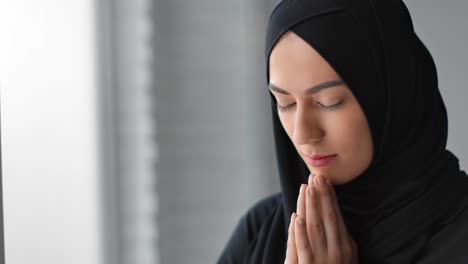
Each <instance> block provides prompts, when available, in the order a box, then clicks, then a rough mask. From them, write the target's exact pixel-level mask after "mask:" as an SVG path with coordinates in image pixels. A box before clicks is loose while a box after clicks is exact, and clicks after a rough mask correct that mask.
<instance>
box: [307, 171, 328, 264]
mask: <svg viewBox="0 0 468 264" xmlns="http://www.w3.org/2000/svg"><path fill="white" fill-rule="evenodd" d="M312 182H313V181H312V177H310V178H309V186H307V191H306V196H307V198H306V218H307V235H308V238H309V244H310V247H311V249H312V252H313V254H314V256H315V258H316V259H322V257H324V256H326V253H327V251H326V249H327V248H326V239H325V230H324V229H323V223H322V218H321V216H320V215H321V213H320V207H319V204H318V200H317V196H316V192H317V190H315V186H314V185H313V184H312Z"/></svg>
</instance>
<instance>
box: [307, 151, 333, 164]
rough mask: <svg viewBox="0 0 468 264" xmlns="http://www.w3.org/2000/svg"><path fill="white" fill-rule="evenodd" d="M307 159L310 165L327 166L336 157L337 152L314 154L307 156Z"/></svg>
mask: <svg viewBox="0 0 468 264" xmlns="http://www.w3.org/2000/svg"><path fill="white" fill-rule="evenodd" d="M305 156H306V157H307V161H308V162H309V163H310V165H312V166H314V167H323V166H327V165H328V164H330V163H331V162H332V161H333V160H335V159H336V156H337V155H336V154H334V155H314V156H312V157H310V156H307V155H305Z"/></svg>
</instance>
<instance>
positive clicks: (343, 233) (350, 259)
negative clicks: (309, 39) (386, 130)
mask: <svg viewBox="0 0 468 264" xmlns="http://www.w3.org/2000/svg"><path fill="white" fill-rule="evenodd" d="M269 67H270V69H269V70H270V90H271V91H272V94H273V95H274V96H275V98H276V100H277V104H278V106H279V108H278V114H279V117H280V120H281V123H282V125H283V127H284V129H285V131H286V133H287V134H288V136H289V138H290V139H291V141H292V142H293V144H294V146H295V148H296V150H297V151H298V153H299V154H300V156H301V157H302V159H303V160H304V161H305V163H306V164H307V166H308V168H309V170H310V172H311V176H310V177H309V181H308V183H307V184H303V185H302V186H301V189H300V192H299V197H298V201H297V213H294V214H293V215H292V216H291V222H290V226H289V234H288V245H287V252H286V261H285V263H334V264H335V263H336V264H338V263H340V264H341V263H343V264H344V263H347V264H355V263H358V257H357V247H356V244H355V243H354V241H353V240H352V238H351V237H350V235H349V234H348V232H347V230H346V225H345V224H344V221H343V218H342V216H341V212H340V210H339V206H338V203H337V199H336V194H335V192H334V188H333V185H336V184H343V183H346V182H349V181H351V180H352V179H354V178H356V177H357V176H358V175H360V174H361V173H362V172H363V171H364V170H365V169H367V167H369V165H370V163H371V160H372V156H373V152H372V151H373V146H372V138H371V133H370V129H369V126H368V122H367V119H366V117H365V115H364V113H363V111H362V109H361V107H360V105H359V103H358V101H357V100H356V98H355V97H354V95H353V94H352V92H351V90H350V89H349V87H348V86H347V85H346V84H345V83H344V82H341V84H340V83H338V84H337V83H335V85H333V86H331V87H330V88H325V89H321V90H319V91H317V92H315V93H312V94H306V93H305V91H306V90H308V89H309V88H310V87H313V86H315V85H318V84H321V83H324V82H329V81H340V80H341V81H342V79H341V77H340V76H339V75H338V73H337V72H336V71H335V70H334V69H333V68H332V67H331V66H330V65H329V64H328V62H327V61H326V60H325V59H324V58H323V57H322V56H321V55H320V54H319V53H318V52H317V51H316V50H315V49H314V48H312V47H311V46H310V45H309V44H307V43H306V42H305V41H303V40H302V39H301V38H300V37H298V36H297V35H296V34H294V33H292V32H287V33H286V34H284V35H283V37H282V38H281V39H280V40H279V41H278V43H277V44H276V46H275V47H274V48H273V50H272V53H271V56H270V62H269ZM278 88H280V89H281V90H283V91H284V92H287V93H288V94H287V95H286V94H283V93H281V92H279V91H278ZM284 107H286V108H284ZM315 154H318V155H332V154H336V155H337V156H336V159H335V160H333V161H332V162H331V163H329V164H328V165H327V166H322V167H316V166H313V165H312V164H311V163H310V161H309V159H308V158H307V157H306V156H305V155H308V156H313V155H315Z"/></svg>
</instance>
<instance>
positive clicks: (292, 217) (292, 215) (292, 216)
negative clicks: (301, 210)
mask: <svg viewBox="0 0 468 264" xmlns="http://www.w3.org/2000/svg"><path fill="white" fill-rule="evenodd" d="M295 214H296V213H294V212H293V213H292V214H291V220H290V221H291V222H292V221H293V220H294V215H295Z"/></svg>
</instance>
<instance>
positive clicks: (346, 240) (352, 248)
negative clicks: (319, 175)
mask: <svg viewBox="0 0 468 264" xmlns="http://www.w3.org/2000/svg"><path fill="white" fill-rule="evenodd" d="M328 187H329V189H330V193H331V196H332V200H333V201H335V202H334V203H333V206H334V208H335V211H336V212H337V224H338V230H339V234H340V241H341V250H342V252H343V254H344V256H345V257H347V256H351V258H354V259H355V258H357V245H356V243H355V242H354V240H353V238H352V237H351V235H350V234H349V232H348V229H347V228H346V225H345V222H344V219H343V215H342V214H341V209H340V206H339V204H338V199H337V197H336V192H335V188H334V186H333V185H332V184H331V183H330V182H328Z"/></svg>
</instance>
